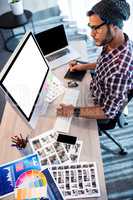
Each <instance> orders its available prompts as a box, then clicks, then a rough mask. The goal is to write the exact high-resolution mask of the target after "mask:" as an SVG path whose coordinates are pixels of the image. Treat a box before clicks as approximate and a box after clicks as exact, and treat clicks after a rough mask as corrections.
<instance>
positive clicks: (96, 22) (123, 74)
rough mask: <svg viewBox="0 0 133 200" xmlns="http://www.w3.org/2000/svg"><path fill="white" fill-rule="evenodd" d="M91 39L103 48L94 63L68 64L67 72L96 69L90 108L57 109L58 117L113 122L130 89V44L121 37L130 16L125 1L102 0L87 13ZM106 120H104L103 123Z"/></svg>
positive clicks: (132, 74)
mask: <svg viewBox="0 0 133 200" xmlns="http://www.w3.org/2000/svg"><path fill="white" fill-rule="evenodd" d="M87 16H88V20H89V23H88V26H89V27H90V28H91V36H92V37H93V39H94V40H95V43H96V45H97V46H103V50H102V52H101V55H100V56H99V58H98V60H97V62H96V63H92V64H77V63H76V62H75V61H73V62H72V63H70V70H71V71H74V70H79V71H80V70H88V69H95V74H96V75H95V77H93V79H92V82H91V85H90V90H91V93H92V96H93V97H94V106H93V107H80V108H75V107H73V106H72V105H69V106H66V105H60V108H58V109H57V115H62V116H71V115H73V114H74V115H75V116H77V117H78V116H79V117H84V118H94V119H104V121H106V120H107V119H113V118H115V117H116V116H117V114H118V112H120V111H121V110H122V109H123V108H124V105H125V103H126V102H127V94H128V92H129V91H130V90H131V89H133V42H132V41H130V40H129V38H128V36H127V35H126V34H125V33H123V31H122V27H123V20H127V19H128V18H129V16H130V7H129V4H128V3H127V2H126V1H125V0H108V1H107V0H101V1H100V2H99V3H97V4H96V5H95V6H93V7H92V9H91V10H90V11H88V13H87ZM105 119H106V120H105Z"/></svg>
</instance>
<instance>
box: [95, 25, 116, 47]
mask: <svg viewBox="0 0 133 200" xmlns="http://www.w3.org/2000/svg"><path fill="white" fill-rule="evenodd" d="M112 40H113V34H112V32H111V29H110V27H109V26H108V30H107V33H106V36H105V39H103V40H102V41H101V42H99V43H97V42H96V46H105V45H107V44H109V43H110V42H111V41H112Z"/></svg>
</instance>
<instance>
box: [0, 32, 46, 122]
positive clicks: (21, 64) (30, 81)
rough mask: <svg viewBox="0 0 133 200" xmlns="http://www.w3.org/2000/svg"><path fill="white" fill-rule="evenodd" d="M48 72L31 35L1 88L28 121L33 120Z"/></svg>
mask: <svg viewBox="0 0 133 200" xmlns="http://www.w3.org/2000/svg"><path fill="white" fill-rule="evenodd" d="M48 70H49V67H48V65H47V63H46V61H45V59H44V57H43V54H42V52H41V50H40V48H39V46H38V43H37V42H36V39H35V38H34V36H33V35H32V33H29V34H28V35H27V36H26V37H25V39H24V41H23V43H22V45H21V46H20V47H19V50H18V51H17V53H15V55H14V58H13V60H12V61H11V63H10V64H9V67H8V69H7V70H6V72H5V74H4V76H3V77H2V79H1V87H2V88H3V89H4V91H5V92H6V94H8V96H9V97H10V98H11V99H12V101H13V102H14V103H15V104H16V105H17V107H18V109H19V110H20V112H21V113H22V114H23V115H24V116H25V117H26V119H27V120H28V121H29V120H30V119H31V116H32V113H33V111H34V108H35V105H36V102H37V100H38V98H39V94H40V92H41V89H42V87H43V84H44V81H45V79H46V76H47V74H48Z"/></svg>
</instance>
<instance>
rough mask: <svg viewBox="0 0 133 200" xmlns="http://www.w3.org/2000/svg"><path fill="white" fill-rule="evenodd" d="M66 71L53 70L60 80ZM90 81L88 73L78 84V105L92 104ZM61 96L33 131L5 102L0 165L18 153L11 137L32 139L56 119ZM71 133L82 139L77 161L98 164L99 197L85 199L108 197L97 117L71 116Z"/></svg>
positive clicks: (104, 198)
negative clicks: (89, 89) (19, 135)
mask: <svg viewBox="0 0 133 200" xmlns="http://www.w3.org/2000/svg"><path fill="white" fill-rule="evenodd" d="M66 70H67V67H66V66H64V67H60V68H58V69H56V70H55V71H54V73H55V74H56V75H57V76H58V77H59V78H60V79H63V78H62V77H63V75H64V73H65V72H66ZM90 80H91V77H90V74H89V73H87V74H86V76H85V78H84V80H83V81H82V83H80V84H79V89H80V97H79V100H78V105H82V106H83V105H90V104H92V100H91V99H90V95H89V93H88V88H89V84H90ZM63 81H64V85H65V86H67V81H66V80H63ZM61 98H62V97H59V98H58V100H56V102H54V103H53V105H51V106H50V107H49V109H48V112H47V116H45V117H44V116H41V117H40V118H39V120H38V123H37V126H36V128H35V130H31V129H30V128H29V127H28V126H26V124H25V123H24V122H23V120H22V119H21V118H20V116H19V115H18V114H17V113H16V112H15V111H14V109H13V108H12V107H11V106H10V104H9V103H6V107H5V111H4V115H3V119H2V123H1V126H0V147H1V156H0V164H2V163H5V162H9V161H11V160H14V159H17V158H19V157H20V156H21V155H20V153H19V152H18V151H17V150H16V149H15V148H13V147H11V139H10V137H11V136H13V135H16V134H20V133H22V135H23V136H24V137H25V136H26V135H27V134H30V137H31V138H32V137H34V136H37V135H39V134H41V133H43V132H44V131H47V130H49V129H51V128H52V127H53V125H54V122H55V118H56V107H57V103H59V101H60V99H61ZM88 99H89V101H88ZM51 113H52V115H51ZM70 135H75V136H77V137H78V138H79V140H82V141H83V146H82V151H81V156H80V161H96V163H97V168H98V177H99V184H100V191H101V196H100V197H99V198H88V200H95V199H98V200H107V194H106V188H105V180H104V172H103V165H102V159H101V151H100V145H99V135H98V131H97V124H96V120H93V119H92V120H91V119H81V118H80V119H79V118H73V120H72V124H71V128H70ZM9 199H10V200H13V197H12V198H11V196H9V197H7V198H3V200H9ZM80 200H81V199H80Z"/></svg>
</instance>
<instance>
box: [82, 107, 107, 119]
mask: <svg viewBox="0 0 133 200" xmlns="http://www.w3.org/2000/svg"><path fill="white" fill-rule="evenodd" d="M80 117H83V118H90V119H107V117H106V115H105V113H104V112H103V110H102V108H101V107H100V106H94V107H81V108H80Z"/></svg>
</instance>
